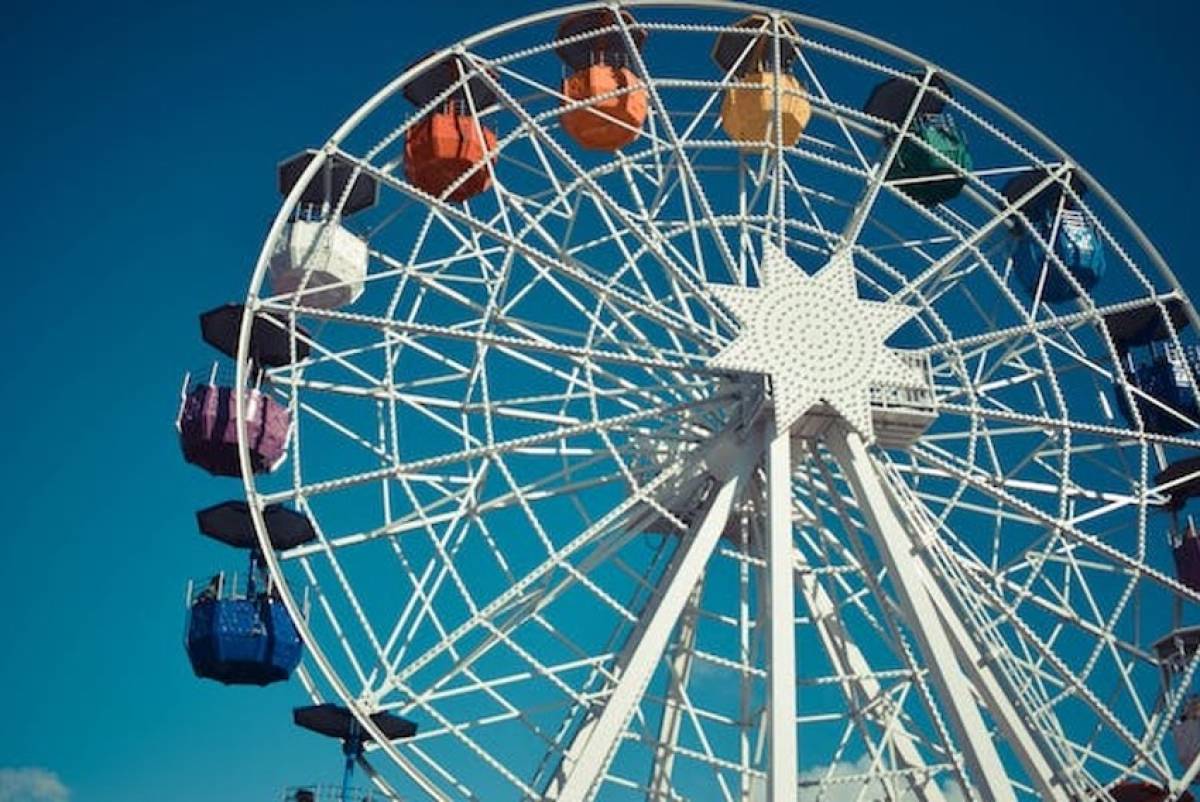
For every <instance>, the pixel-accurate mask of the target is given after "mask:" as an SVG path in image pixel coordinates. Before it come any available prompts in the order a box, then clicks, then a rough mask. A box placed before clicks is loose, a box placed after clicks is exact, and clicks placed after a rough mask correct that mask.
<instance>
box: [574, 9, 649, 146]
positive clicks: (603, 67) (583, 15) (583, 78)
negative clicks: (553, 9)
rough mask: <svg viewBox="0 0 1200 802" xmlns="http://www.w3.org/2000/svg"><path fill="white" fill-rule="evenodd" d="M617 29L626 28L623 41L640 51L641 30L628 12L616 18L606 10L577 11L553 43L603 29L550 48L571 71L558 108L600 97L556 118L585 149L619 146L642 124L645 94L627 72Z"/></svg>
mask: <svg viewBox="0 0 1200 802" xmlns="http://www.w3.org/2000/svg"><path fill="white" fill-rule="evenodd" d="M622 25H624V26H625V27H627V28H629V29H630V30H629V39H630V40H631V41H632V42H633V45H634V47H636V48H637V49H638V50H640V49H641V47H642V43H643V42H644V41H645V39H646V32H645V31H644V30H642V29H641V28H636V27H633V17H632V15H630V14H629V12H628V11H622V12H620V17H618V16H617V14H615V13H614V12H612V11H609V10H602V11H581V12H579V13H577V14H572V15H571V16H569V17H567V18H566V19H565V20H563V22H562V24H561V25H559V27H558V35H557V37H556V38H557V40H558V41H559V42H562V41H563V40H566V39H571V38H573V37H577V36H583V35H586V34H588V33H589V32H592V31H605V32H604V33H597V34H595V35H593V36H591V37H589V38H586V39H582V40H580V41H573V42H567V43H562V44H559V45H558V47H557V48H555V52H557V53H558V57H559V58H561V59H562V60H563V62H565V63H566V64H567V66H568V67H570V68H571V69H572V70H573V71H574V72H573V73H572V74H571V75H570V76H569V77H567V79H566V80H565V81H563V86H562V93H563V95H565V98H564V99H563V104H564V105H566V104H568V103H573V102H575V101H580V100H590V99H592V98H602V99H600V100H596V101H594V102H592V103H589V104H588V105H586V106H582V107H580V108H577V109H572V110H571V111H565V112H563V114H562V118H561V119H562V127H563V130H564V131H566V132H567V134H568V135H569V136H570V137H571V138H572V139H574V140H575V141H576V142H578V143H579V144H580V145H581V146H582V147H584V148H586V149H588V150H602V151H614V150H617V149H618V148H623V147H625V146H626V145H628V144H629V143H630V142H633V141H634V140H635V139H637V138H638V135H639V134H640V133H641V129H642V124H643V123H645V122H646V113H647V102H646V90H645V87H644V86H643V84H642V82H641V81H640V80H639V79H638V77H637V75H636V74H634V72H633V70H632V69H631V66H632V64H633V55H632V53H631V51H630V48H629V45H628V42H627V41H626V39H625V36H624V34H623V33H622V31H621V30H620V26H622ZM606 29H612V30H606ZM607 95H611V96H610V97H606V96H607Z"/></svg>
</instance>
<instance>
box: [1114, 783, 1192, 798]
mask: <svg viewBox="0 0 1200 802" xmlns="http://www.w3.org/2000/svg"><path fill="white" fill-rule="evenodd" d="M1108 793H1109V794H1110V795H1111V796H1112V798H1113V799H1115V800H1116V802H1167V800H1168V799H1170V798H1171V793H1170V792H1169V791H1167V789H1166V788H1162V787H1161V786H1158V785H1151V784H1150V783H1147V782H1134V781H1132V780H1130V781H1126V782H1123V783H1117V784H1116V785H1114V786H1113V787H1112V788H1109V789H1108ZM1178 799H1179V802H1194V799H1193V797H1192V794H1191V792H1190V791H1184V792H1183V793H1182V794H1180V795H1179V797H1178Z"/></svg>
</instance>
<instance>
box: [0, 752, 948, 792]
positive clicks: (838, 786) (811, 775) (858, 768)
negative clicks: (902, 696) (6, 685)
mask: <svg viewBox="0 0 1200 802" xmlns="http://www.w3.org/2000/svg"><path fill="white" fill-rule="evenodd" d="M870 766H871V761H870V758H868V757H866V756H863V757H862V758H860V759H859V760H858V761H856V762H854V763H849V762H843V763H835V764H834V766H833V771H832V772H830V770H829V767H828V766H822V767H820V768H813V769H808V770H807V771H802V772H800V782H801V783H810V782H819V781H821V780H824V779H826V778H827V777H829V778H831V779H834V778H837V777H839V776H845V775H862V774H866V773H867V771H868V770H869V769H870ZM766 790H767V789H766V784H765V783H755V784H754V785H752V786H751V788H750V800H751V802H764V800H766V798H767V794H766ZM942 795H943V796H944V797H945V799H946V802H965V799H966V797H964V796H963V794H962V791H960V790H959V788H958V786H957V785H955V784H953V783H948V784H946V785H944V786H942ZM797 799H798V801H799V802H816V800H818V799H820V800H821V802H879V801H880V800H885V799H887V795H886V794H885V793H884V791H883V788H881V787H880V786H879V785H877V784H876V785H874V786H868V787H867V788H866V789H865V793H864V789H863V786H862V783H860V782H847V783H830V784H829V785H828V786H826V788H825V791H824V793H823V794H822V793H821V791H820V789H819V788H818V787H814V786H809V787H807V788H804V787H802V788H801V789H800V793H799V795H798V796H797ZM900 799H901V800H904V802H908V800H911V799H913V797H912V795H911V794H903V795H901V797H900ZM0 802H3V800H0Z"/></svg>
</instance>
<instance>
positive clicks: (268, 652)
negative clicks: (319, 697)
mask: <svg viewBox="0 0 1200 802" xmlns="http://www.w3.org/2000/svg"><path fill="white" fill-rule="evenodd" d="M225 584H226V583H225V577H224V575H221V574H218V575H217V576H215V577H213V578H212V580H210V582H209V583H208V585H207V586H206V587H205V588H204V589H203V590H201V591H200V592H199V593H196V594H194V595H191V601H190V605H189V609H188V621H187V642H186V646H187V653H188V659H189V660H190V661H191V663H192V670H193V671H195V673H196V676H198V677H202V678H204V679H213V680H216V681H218V682H221V683H224V684H226V685H270V684H271V683H274V682H282V681H284V680H286V679H288V678H289V677H290V676H291V675H292V672H293V671H294V670H295V669H296V666H298V665H299V664H300V658H301V657H302V656H303V653H304V642H303V641H302V640H301V639H300V633H299V632H297V631H296V626H295V624H294V623H292V619H291V616H289V615H288V612H287V608H285V607H284V606H283V602H282V601H280V600H279V599H277V598H275V597H274V596H273V595H272V594H271V593H269V592H255V590H254V588H253V586H251V587H249V588H248V589H247V592H245V593H239V592H238V591H237V590H236V589H235V590H232V591H230V590H228V589H227V588H226V587H225ZM189 595H190V594H189Z"/></svg>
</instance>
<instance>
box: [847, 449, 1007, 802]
mask: <svg viewBox="0 0 1200 802" xmlns="http://www.w3.org/2000/svg"><path fill="white" fill-rule="evenodd" d="M825 442H826V444H827V445H828V446H829V448H830V450H831V451H832V452H833V454H834V456H835V457H836V458H837V460H838V463H839V465H840V466H841V469H842V473H843V474H844V475H845V476H846V479H847V481H849V483H850V486H851V489H852V490H853V491H854V496H855V498H856V499H857V500H858V506H859V509H860V510H861V511H862V514H863V517H864V518H865V519H866V522H867V525H868V527H870V529H871V531H872V533H873V534H874V536H875V541H876V544H877V546H878V549H879V553H880V554H881V556H882V557H883V559H884V563H885V565H886V566H887V570H888V574H889V576H890V578H891V582H892V584H893V586H894V587H895V590H896V594H897V596H898V597H899V601H900V604H901V606H902V607H903V608H904V611H905V613H906V615H907V617H908V624H909V628H910V630H911V632H912V633H913V635H914V637H915V638H916V640H917V645H918V647H919V648H920V650H921V653H922V656H923V657H924V660H925V664H926V665H927V666H928V668H929V675H930V677H931V679H932V680H933V682H934V686H935V687H936V689H937V691H938V695H939V697H940V699H941V701H942V703H943V704H944V705H945V712H946V713H947V714H948V717H949V719H950V722H951V725H952V727H953V728H954V732H955V734H956V735H957V737H958V740H959V743H960V744H961V746H962V750H963V756H964V758H965V759H966V763H967V770H968V772H969V774H970V776H971V778H972V780H973V782H974V783H975V786H976V789H977V790H978V792H979V793H980V794H981V795H982V796H983V798H984V799H985V800H986V802H1016V793H1015V791H1014V790H1013V787H1012V783H1011V782H1010V781H1009V779H1008V772H1007V771H1006V770H1005V768H1004V764H1003V762H1002V761H1001V760H1000V755H999V753H998V752H997V751H996V744H995V743H994V742H993V741H992V736H991V733H989V732H988V729H987V726H986V725H985V724H984V722H983V716H982V715H981V714H980V712H979V707H978V705H977V704H976V701H975V698H974V696H973V695H972V692H971V686H970V684H969V683H968V681H967V678H966V677H965V676H964V675H963V672H962V669H961V668H960V666H959V663H958V655H957V654H956V653H955V650H954V647H953V643H952V641H951V639H950V637H949V635H948V634H947V633H946V630H945V629H944V627H943V626H942V621H941V618H940V617H939V615H938V611H937V608H936V607H935V606H934V604H933V602H932V600H931V599H930V597H929V594H928V591H927V589H926V586H925V581H924V577H923V576H922V571H921V569H920V565H919V562H918V560H917V559H916V558H915V557H914V554H913V545H912V544H913V539H912V537H911V536H910V532H909V531H908V529H907V527H906V524H905V522H904V521H902V520H901V518H900V516H898V515H897V514H896V510H895V507H894V506H893V505H892V503H891V499H890V497H889V496H888V493H887V491H886V490H885V488H884V485H883V483H882V482H881V481H880V475H879V472H878V470H877V467H876V465H875V463H874V461H873V460H872V458H871V455H870V454H869V453H868V452H867V449H866V446H865V445H864V444H863V441H862V439H861V438H860V437H859V436H858V434H857V433H855V432H850V431H847V430H845V429H844V428H842V427H832V428H831V430H830V431H829V432H828V433H827V434H826V435H825Z"/></svg>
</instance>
